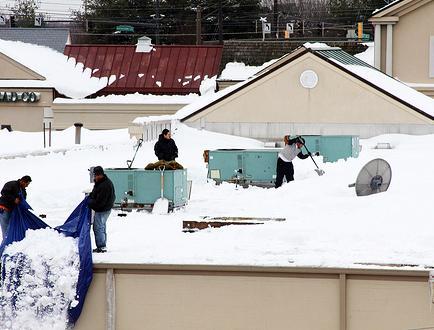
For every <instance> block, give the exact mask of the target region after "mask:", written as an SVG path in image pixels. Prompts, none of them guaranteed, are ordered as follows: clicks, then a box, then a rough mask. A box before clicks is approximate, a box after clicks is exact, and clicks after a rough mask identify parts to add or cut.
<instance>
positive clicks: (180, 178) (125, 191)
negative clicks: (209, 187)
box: [104, 168, 189, 210]
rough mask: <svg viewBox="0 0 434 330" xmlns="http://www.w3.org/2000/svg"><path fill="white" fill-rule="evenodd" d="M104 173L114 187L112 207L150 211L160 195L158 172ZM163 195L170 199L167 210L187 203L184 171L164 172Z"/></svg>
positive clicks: (124, 170)
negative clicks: (113, 205) (114, 195)
mask: <svg viewBox="0 0 434 330" xmlns="http://www.w3.org/2000/svg"><path fill="white" fill-rule="evenodd" d="M104 172H105V174H106V175H107V176H108V177H109V178H110V180H112V182H113V185H114V187H115V194H116V200H115V206H116V207H127V208H142V209H152V206H153V205H154V203H155V201H156V200H157V199H158V198H160V195H161V183H160V182H161V181H160V179H161V172H160V171H159V170H145V169H140V168H131V169H128V168H106V169H104ZM163 191H164V192H163V195H164V197H165V198H167V199H168V200H169V210H173V209H174V208H178V207H181V206H184V205H186V204H187V201H188V198H189V188H188V182H187V170H186V169H183V170H166V171H164V190H163Z"/></svg>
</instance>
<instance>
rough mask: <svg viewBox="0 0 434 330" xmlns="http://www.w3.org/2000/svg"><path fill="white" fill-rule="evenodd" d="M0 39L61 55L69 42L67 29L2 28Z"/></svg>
mask: <svg viewBox="0 0 434 330" xmlns="http://www.w3.org/2000/svg"><path fill="white" fill-rule="evenodd" d="M0 39H3V40H10V41H21V42H25V43H29V44H35V45H40V46H46V47H49V48H51V49H54V50H57V51H58V52H60V53H63V51H64V49H65V45H66V44H67V42H68V40H69V29H61V28H52V29H51V28H50V29H48V28H4V29H0Z"/></svg>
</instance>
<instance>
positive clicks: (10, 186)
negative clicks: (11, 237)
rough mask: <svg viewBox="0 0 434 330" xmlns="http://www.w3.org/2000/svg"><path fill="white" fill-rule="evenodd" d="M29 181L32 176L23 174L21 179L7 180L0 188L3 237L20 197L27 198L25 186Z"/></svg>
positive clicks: (0, 223) (0, 214) (0, 224)
mask: <svg viewBox="0 0 434 330" xmlns="http://www.w3.org/2000/svg"><path fill="white" fill-rule="evenodd" d="M30 182H32V178H31V177H30V176H28V175H25V176H23V177H22V178H21V179H18V180H15V181H9V182H7V183H6V184H5V185H4V186H3V189H2V190H1V196H0V226H1V230H2V237H3V239H5V237H6V234H7V232H8V229H9V223H10V217H11V212H12V210H13V209H14V208H15V206H16V205H17V204H19V203H20V202H21V199H26V198H27V192H26V188H27V186H28V185H29V184H30Z"/></svg>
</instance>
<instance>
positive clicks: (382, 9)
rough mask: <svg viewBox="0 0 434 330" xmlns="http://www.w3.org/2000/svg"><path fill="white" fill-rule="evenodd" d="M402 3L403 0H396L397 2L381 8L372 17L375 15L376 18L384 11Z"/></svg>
mask: <svg viewBox="0 0 434 330" xmlns="http://www.w3.org/2000/svg"><path fill="white" fill-rule="evenodd" d="M400 2H403V0H395V1H392V2H390V3H388V4H387V5H385V6H384V7H381V8H380V9H376V10H374V12H373V13H372V15H373V16H376V15H377V14H379V13H380V12H382V11H384V10H386V9H389V8H391V7H393V6H395V5H396V4H398V3H400Z"/></svg>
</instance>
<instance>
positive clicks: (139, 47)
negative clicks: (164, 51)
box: [136, 36, 153, 53]
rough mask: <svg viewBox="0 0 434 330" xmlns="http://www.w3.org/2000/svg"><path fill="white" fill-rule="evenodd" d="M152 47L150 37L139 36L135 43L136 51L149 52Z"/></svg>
mask: <svg viewBox="0 0 434 330" xmlns="http://www.w3.org/2000/svg"><path fill="white" fill-rule="evenodd" d="M152 49H153V45H152V39H151V38H149V37H145V36H143V37H140V38H139V39H138V40H137V44H136V53H149V52H150V51H151V50H152Z"/></svg>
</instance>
